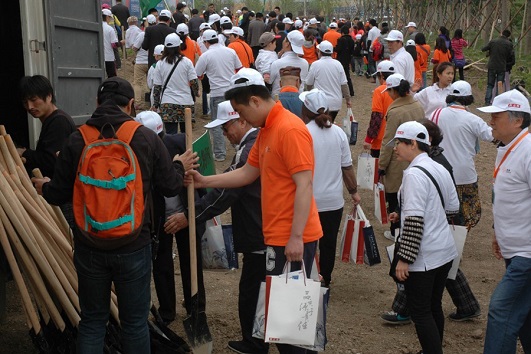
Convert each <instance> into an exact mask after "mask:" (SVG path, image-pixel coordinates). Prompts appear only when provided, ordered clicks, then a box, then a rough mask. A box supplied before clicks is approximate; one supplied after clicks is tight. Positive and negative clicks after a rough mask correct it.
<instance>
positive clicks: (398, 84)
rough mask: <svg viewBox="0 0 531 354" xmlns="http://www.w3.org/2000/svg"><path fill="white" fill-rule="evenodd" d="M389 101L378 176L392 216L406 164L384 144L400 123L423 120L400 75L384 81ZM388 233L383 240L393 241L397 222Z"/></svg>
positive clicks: (416, 103)
mask: <svg viewBox="0 0 531 354" xmlns="http://www.w3.org/2000/svg"><path fill="white" fill-rule="evenodd" d="M385 83H386V86H387V88H386V89H385V91H387V92H388V93H389V97H391V98H392V99H393V103H391V105H390V106H389V108H388V109H387V115H386V122H387V123H386V126H385V133H384V137H383V140H382V148H381V150H380V160H379V163H378V164H379V166H378V173H379V175H380V177H383V184H384V185H385V199H386V201H387V203H388V208H389V212H390V213H392V212H394V211H396V210H397V207H398V194H397V193H398V189H399V188H400V184H401V183H402V172H403V171H404V170H405V169H406V168H407V166H408V163H407V162H406V161H404V160H402V161H398V160H397V156H396V154H395V151H394V150H393V148H392V147H391V146H387V145H386V144H387V143H388V142H389V141H390V140H392V139H393V136H394V135H395V132H396V129H397V128H398V126H399V125H400V124H402V123H405V122H408V121H412V120H416V121H420V120H422V118H424V110H423V109H422V106H421V105H420V104H419V103H418V102H417V101H415V100H414V99H413V97H412V96H410V95H409V90H410V86H409V81H407V80H406V79H405V78H404V76H402V75H401V74H392V75H390V76H389V77H388V78H387V80H385ZM390 224H391V225H390V231H385V232H384V236H385V237H386V238H388V239H391V240H394V235H395V229H396V228H398V227H399V224H398V223H396V222H391V223H390Z"/></svg>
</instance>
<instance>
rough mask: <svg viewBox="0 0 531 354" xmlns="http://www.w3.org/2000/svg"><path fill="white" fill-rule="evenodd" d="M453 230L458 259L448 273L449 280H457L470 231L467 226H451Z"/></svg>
mask: <svg viewBox="0 0 531 354" xmlns="http://www.w3.org/2000/svg"><path fill="white" fill-rule="evenodd" d="M449 226H450V229H451V230H452V236H453V237H454V241H455V247H456V248H457V257H456V258H455V259H454V261H453V263H452V268H451V269H450V271H449V272H448V279H452V280H455V277H456V275H457V269H458V268H459V263H461V258H462V257H463V249H464V248H465V241H466V235H467V234H468V229H467V228H466V226H458V225H449Z"/></svg>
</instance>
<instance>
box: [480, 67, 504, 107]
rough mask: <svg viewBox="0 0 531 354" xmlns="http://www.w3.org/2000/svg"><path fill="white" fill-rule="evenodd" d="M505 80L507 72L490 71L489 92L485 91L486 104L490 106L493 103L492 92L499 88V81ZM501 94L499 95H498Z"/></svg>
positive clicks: (488, 74) (488, 77) (488, 73)
mask: <svg viewBox="0 0 531 354" xmlns="http://www.w3.org/2000/svg"><path fill="white" fill-rule="evenodd" d="M504 80H505V71H500V72H496V71H494V70H489V71H488V72H487V91H485V104H486V105H487V106H490V104H491V102H492V90H493V89H494V88H495V87H497V85H498V81H501V82H503V81H504ZM498 94H499V93H498Z"/></svg>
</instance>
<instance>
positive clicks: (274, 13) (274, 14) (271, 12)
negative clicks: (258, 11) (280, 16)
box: [269, 11, 277, 18]
mask: <svg viewBox="0 0 531 354" xmlns="http://www.w3.org/2000/svg"><path fill="white" fill-rule="evenodd" d="M269 17H273V18H274V17H277V13H276V12H275V11H270V12H269Z"/></svg>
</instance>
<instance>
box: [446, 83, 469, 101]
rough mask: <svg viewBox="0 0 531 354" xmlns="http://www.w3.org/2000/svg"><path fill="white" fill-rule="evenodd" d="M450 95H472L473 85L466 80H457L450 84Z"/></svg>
mask: <svg viewBox="0 0 531 354" xmlns="http://www.w3.org/2000/svg"><path fill="white" fill-rule="evenodd" d="M450 91H451V92H450V93H449V94H450V95H452V96H457V97H463V96H472V87H471V86H470V84H469V83H468V82H466V81H463V80H459V81H456V82H454V83H453V84H452V86H450Z"/></svg>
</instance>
